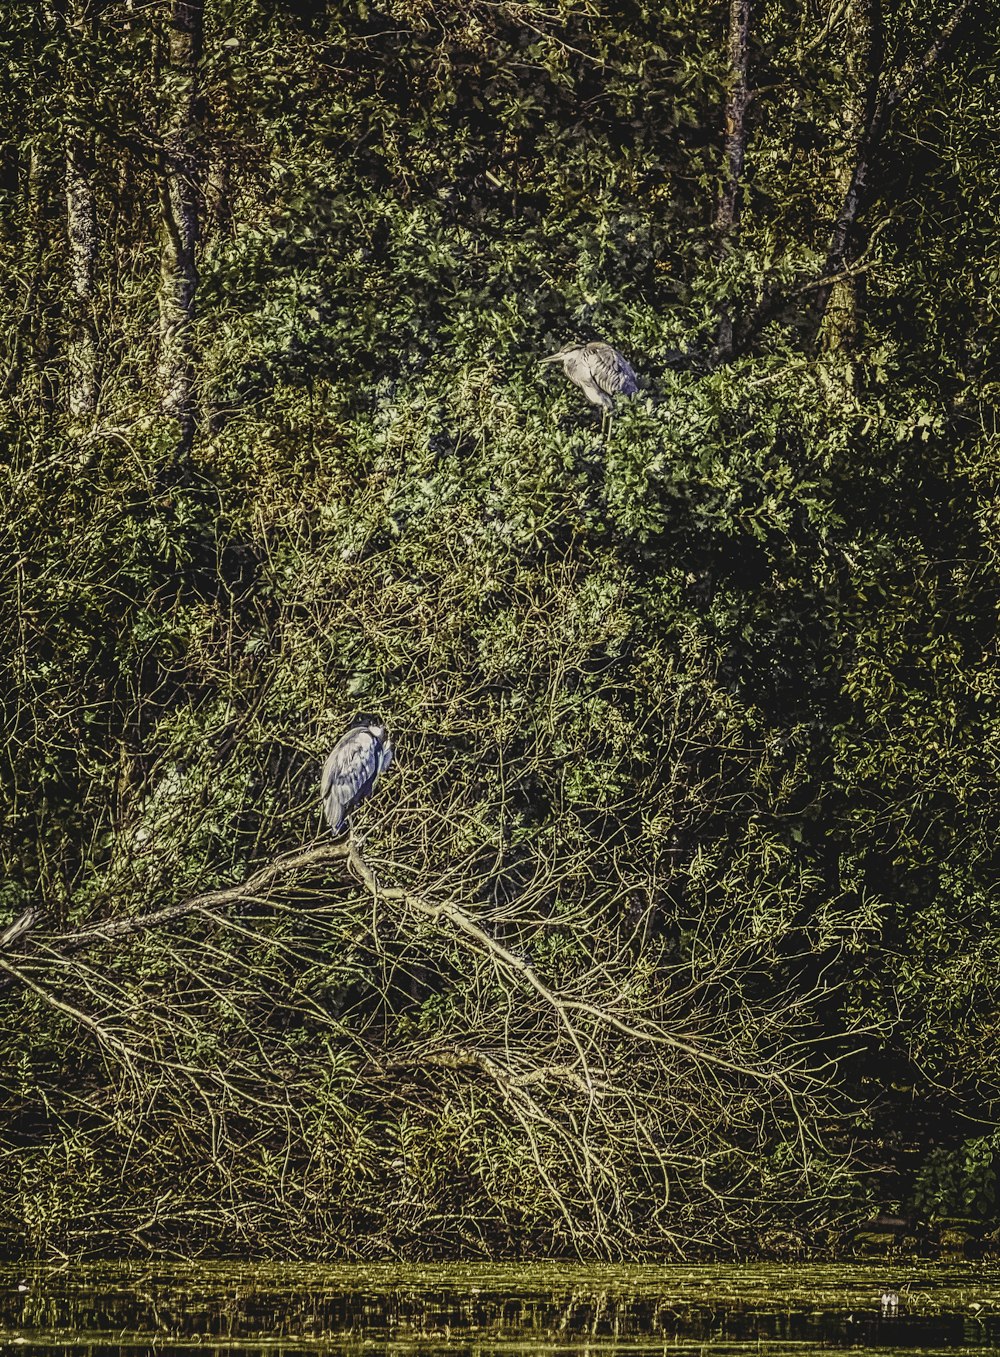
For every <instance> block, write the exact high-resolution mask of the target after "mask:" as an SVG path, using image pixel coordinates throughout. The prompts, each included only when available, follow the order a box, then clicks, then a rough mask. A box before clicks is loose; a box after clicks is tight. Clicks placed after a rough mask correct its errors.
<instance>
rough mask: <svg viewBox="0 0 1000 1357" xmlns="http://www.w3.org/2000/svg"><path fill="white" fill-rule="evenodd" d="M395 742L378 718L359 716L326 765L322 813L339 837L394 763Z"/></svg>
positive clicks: (321, 784)
mask: <svg viewBox="0 0 1000 1357" xmlns="http://www.w3.org/2000/svg"><path fill="white" fill-rule="evenodd" d="M392 754H393V750H392V741H391V740H390V739H389V732H388V731H387V730H386V728H385V726H384V725H383V724H382V722H381V721H380V720H379V719H378V717H377V716H357V717H355V719H354V721H353V722H352V723H351V728H350V730H348V731H347V733H346V734H345V735H342V736H341V737H340V739H339V740H338V741H337V743H336V744H335V745H334V747H333V749H332V750H331V751H330V755H329V757H328V758H327V761H326V763H324V765H323V777H322V780H321V783H320V788H321V794H322V797H323V813H324V814H325V815H326V818H327V820H328V821H329V824H330V828H331V829H332V830H333V832H334V834H340V833H341V832H342V831H343V829H344V826H345V824H346V823H347V817H348V816H349V815H350V813H351V811H352V810H353V809H354V808H355V806H359V805H360V804H361V802H362V801H364V799H365V797H367V796H369V795H370V794H371V790H372V788H373V787H374V786H375V779H376V778H377V777H378V775H379V773H384V772H385V770H386V769H387V768H388V767H389V765H390V763H392Z"/></svg>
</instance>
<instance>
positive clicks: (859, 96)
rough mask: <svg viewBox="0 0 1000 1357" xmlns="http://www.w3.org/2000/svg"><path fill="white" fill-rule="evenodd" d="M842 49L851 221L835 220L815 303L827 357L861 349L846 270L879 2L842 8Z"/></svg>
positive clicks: (876, 66)
mask: <svg viewBox="0 0 1000 1357" xmlns="http://www.w3.org/2000/svg"><path fill="white" fill-rule="evenodd" d="M845 47H846V52H845V58H846V59H845V66H846V71H847V80H848V89H847V94H846V97H845V99H844V105H843V114H842V118H843V127H844V137H845V143H846V146H847V148H848V154H847V155H846V156H845V159H844V163H843V165H842V166H841V169H840V173H839V175H838V188H839V190H840V193H841V195H842V198H841V203H842V212H841V217H842V218H843V205H844V204H846V203H847V202H848V200H850V201H851V202H852V204H853V206H854V211H855V217H853V218H851V220H850V221H847V220H843V221H842V220H840V219H838V222H837V228H836V229H835V231H834V238H833V239H831V243H830V249H829V251H828V253H827V259H826V265H825V267H824V274H825V275H826V276H827V277H830V278H833V277H836V275H838V274H840V275H841V276H840V277H839V278H838V279H837V281H836V282H832V283H830V284H828V285H827V287H825V288H823V289H821V291H820V296H819V297H818V298H817V299H816V303H815V304H816V306H817V307H818V308H819V309H820V320H819V321H818V325H819V327H820V335H819V337H820V341H821V343H822V345H823V347H824V348H825V349H826V350H827V352H828V353H831V354H839V355H841V356H843V357H845V358H850V357H851V355H853V354H855V353H857V351H858V349H859V348H860V347H861V339H862V330H863V326H864V320H863V314H862V312H863V299H862V290H863V287H864V279H863V275H860V274H852V273H851V272H850V271H849V266H850V263H851V262H852V261H853V260H855V259H857V257H858V256H859V255H860V254H861V253H863V251H864V247H865V243H866V242H865V240H864V238H863V234H862V233H861V232H860V231H859V230H858V225H857V221H856V212H857V209H858V208H859V207H860V195H861V194H863V192H864V189H865V181H864V180H862V181H861V182H860V183H859V182H856V180H855V177H856V175H857V171H858V166H859V164H860V163H861V156H860V152H861V147H862V143H863V141H864V138H865V136H866V135H867V134H868V132H869V130H870V129H872V128H873V127H874V125H875V119H876V115H877V112H878V101H879V82H880V80H881V75H882V59H883V31H882V14H881V9H880V5H879V0H851V2H850V4H849V5H848V8H847V34H846V38H845ZM852 195H853V196H852ZM845 270H846V271H845ZM824 294H825V295H824Z"/></svg>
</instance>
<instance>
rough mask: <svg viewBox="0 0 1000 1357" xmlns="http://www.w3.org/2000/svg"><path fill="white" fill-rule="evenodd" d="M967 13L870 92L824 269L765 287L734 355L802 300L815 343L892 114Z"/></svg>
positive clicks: (842, 273) (843, 270) (871, 193)
mask: <svg viewBox="0 0 1000 1357" xmlns="http://www.w3.org/2000/svg"><path fill="white" fill-rule="evenodd" d="M859 3H862V0H859ZM874 3H875V0H872V4H873V5H874ZM971 9H972V0H957V3H956V4H955V5H953V6H952V9H951V10H950V11H949V13H948V17H947V19H946V20H945V22H944V23H943V24H942V26H941V28H940V29H939V31H938V34H937V36H936V38H935V39H934V41H933V42H932V43H931V44H930V45H929V46H928V47H927V48H926V50H925V51H924V53H923V55H922V56H921V57H920V58H919V59H917V60H914V61H911V62H909V63H908V64H907V65H906V66H905V67H904V68H903V69H902V70H901V71H899V72H898V73H897V74H896V77H895V79H893V80H891V82H890V81H886V80H885V79H883V82H882V83H883V85H884V86H885V88H884V89H883V90H882V91H880V90H879V89H878V86H877V84H876V85H873V86H872V88H871V91H870V96H869V98H868V99H867V100H866V112H865V124H864V126H863V128H861V129H860V130H859V132H858V136H857V148H856V153H855V155H854V158H853V161H851V162H848V165H847V167H846V168H845V171H844V177H843V182H844V183H845V184H846V187H845V189H844V193H843V198H842V200H841V205H840V210H839V212H838V214H837V218H836V221H835V222H834V225H833V229H832V231H831V234H830V243H829V246H828V248H827V253H826V258H825V260H824V263H823V267H822V269H821V270H820V272H819V273H818V274H817V276H816V277H815V278H813V279H811V280H809V281H807V282H805V283H799V284H798V285H797V286H796V287H794V288H792V289H791V290H788V289H786V288H783V287H780V286H779V285H777V284H772V285H771V286H769V287H766V288H765V289H764V295H763V297H762V298H761V301H760V303H759V305H758V306H757V308H756V310H755V311H754V312H753V313H752V314H751V315H750V316H749V317H748V318H747V320H746V321H745V323H744V324H743V325H741V326H740V329H739V334H738V336H737V337H736V338H735V340H734V343H733V346H732V351H733V352H734V353H744V352H746V350H747V349H748V348H749V347H750V345H751V344H752V343H753V340H754V338H755V336H756V335H758V334H759V333H760V331H761V330H762V329H763V328H764V326H765V325H766V324H767V323H768V322H769V321H771V320H773V319H774V318H775V317H776V316H779V315H781V313H782V312H783V311H785V310H787V309H788V308H790V307H791V306H792V305H793V304H794V303H795V302H796V299H797V298H799V297H801V296H808V297H810V298H811V300H810V303H809V306H808V309H807V313H806V314H807V318H808V321H809V326H810V332H811V334H812V337H813V339H814V340H816V339H818V337H819V335H820V332H821V330H822V327H823V323H824V320H825V317H826V312H827V308H828V306H829V303H830V297H831V295H832V292H833V289H834V287H835V286H836V285H837V283H839V282H840V281H842V280H843V279H844V278H845V277H847V276H849V275H850V274H851V273H852V270H853V266H854V262H855V260H856V253H854V252H852V241H853V240H854V238H855V237H854V232H855V228H856V225H857V222H858V218H859V217H860V215H861V213H862V212H863V211H864V210H865V209H866V208H867V207H868V206H869V205H870V203H871V201H872V200H873V198H874V197H875V190H874V187H873V176H874V174H875V171H876V168H877V157H878V154H879V152H880V150H881V147H882V142H883V140H884V138H885V135H886V132H887V131H888V129H889V127H890V125H891V122H892V117H893V114H894V113H895V111H896V109H897V108H898V107H899V105H900V104H901V103H902V102H903V101H904V100H905V99H906V98H907V96H908V95H909V94H911V93H912V92H913V90H914V89H916V88H917V87H918V86H919V84H920V83H921V81H922V80H923V79H924V78H925V77H926V76H927V75H928V74H929V73H930V71H931V70H933V69H934V67H936V66H937V65H938V64H939V63H940V62H941V61H942V60H943V59H944V58H945V57H946V56H947V55H948V53H949V52H950V50H951V48H952V47H953V46H954V43H955V39H956V36H957V33H958V28H959V25H960V24H961V22H962V20H963V19H964V18H965V16H966V14H967V13H968V12H969V11H970V10H971ZM872 55H874V52H873V53H872Z"/></svg>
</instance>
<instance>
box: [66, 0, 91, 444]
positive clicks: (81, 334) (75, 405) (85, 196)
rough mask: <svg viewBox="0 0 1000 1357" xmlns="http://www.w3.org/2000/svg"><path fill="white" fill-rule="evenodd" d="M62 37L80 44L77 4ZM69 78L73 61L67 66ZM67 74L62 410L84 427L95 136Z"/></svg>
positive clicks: (82, 16)
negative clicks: (66, 266)
mask: <svg viewBox="0 0 1000 1357" xmlns="http://www.w3.org/2000/svg"><path fill="white" fill-rule="evenodd" d="M65 20H66V27H67V37H68V38H69V39H70V40H71V41H72V39H73V38H74V37H76V38H77V39H82V38H83V37H84V36H85V34H86V24H87V22H88V21H87V16H86V11H85V8H84V6H83V5H82V4H81V3H80V0H71V3H70V4H69V6H68V7H67V10H66V13H65ZM67 67H68V68H69V70H70V71H71V72H72V68H73V63H72V61H68V62H67ZM76 85H77V82H76V80H74V79H73V77H72V74H71V75H70V78H69V89H68V91H67V96H66V107H67V114H68V117H67V130H66V149H65V156H66V166H65V190H66V237H67V243H68V246H69V282H70V308H69V342H68V345H67V367H68V379H67V391H66V404H67V407H68V409H69V414H70V419H71V420H72V421H73V422H74V423H78V424H83V423H87V422H89V421H90V419H91V418H92V417H93V414H94V412H95V410H96V409H97V386H98V360H97V331H96V327H95V323H94V280H95V276H96V272H97V246H98V236H97V205H96V202H95V198H94V180H93V175H94V136H93V133H92V132H89V131H86V130H84V119H83V118H82V116H81V100H80V97H79V93H80V92H79V90H78V88H77V87H76Z"/></svg>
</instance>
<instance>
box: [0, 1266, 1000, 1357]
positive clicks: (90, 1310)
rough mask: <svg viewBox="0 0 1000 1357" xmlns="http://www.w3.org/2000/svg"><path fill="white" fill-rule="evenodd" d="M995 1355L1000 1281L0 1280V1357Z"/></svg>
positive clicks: (151, 1270) (443, 1269) (593, 1276)
mask: <svg viewBox="0 0 1000 1357" xmlns="http://www.w3.org/2000/svg"><path fill="white" fill-rule="evenodd" d="M836 1349H850V1350H852V1351H854V1352H858V1351H862V1352H863V1351H868V1352H872V1353H879V1354H891V1353H892V1352H904V1351H905V1352H907V1353H916V1352H920V1353H949V1354H955V1350H956V1349H962V1352H963V1354H966V1355H967V1354H972V1353H975V1352H983V1353H986V1352H991V1353H995V1352H998V1351H1000V1267H998V1266H997V1265H996V1264H971V1263H956V1264H947V1263H916V1264H913V1263H905V1262H891V1261H885V1262H878V1263H863V1264H840V1265H836V1266H822V1265H817V1264H805V1263H804V1264H785V1265H777V1264H748V1265H743V1266H727V1267H718V1266H710V1265H691V1266H686V1265H676V1264H675V1265H669V1266H663V1267H660V1266H652V1265H644V1266H635V1267H632V1266H613V1267H595V1266H583V1265H579V1266H577V1265H563V1264H559V1265H557V1264H548V1265H544V1266H528V1267H525V1266H519V1265H509V1266H498V1265H477V1264H473V1265H461V1266H459V1265H450V1264H448V1265H427V1266H413V1265H407V1266H403V1265H398V1266H397V1265H388V1264H387V1265H379V1266H364V1265H358V1266H336V1267H327V1266H320V1265H296V1266H281V1267H276V1266H271V1265H249V1264H248V1265H238V1264H233V1263H208V1264H206V1263H192V1264H184V1265H181V1264H131V1265H87V1266H84V1265H67V1266H65V1267H54V1266H47V1267H33V1268H27V1269H24V1268H22V1269H20V1270H17V1271H15V1270H14V1269H13V1267H10V1266H8V1267H5V1268H0V1354H2V1357H20V1354H24V1357H30V1355H33V1354H42V1353H52V1354H58V1357H75V1355H76V1354H79V1357H84V1355H86V1357H138V1354H139V1353H145V1352H149V1353H154V1352H155V1353H156V1354H163V1355H164V1357H169V1354H172V1353H175V1352H176V1353H177V1354H178V1357H179V1354H181V1353H183V1354H185V1357H192V1354H205V1355H206V1357H207V1355H208V1354H219V1357H223V1355H225V1357H238V1355H239V1354H248V1355H249V1354H278V1353H280V1354H287V1357H294V1355H295V1354H299V1353H301V1354H303V1355H304V1357H305V1355H306V1354H316V1353H318V1352H326V1351H329V1352H331V1353H335V1354H338V1357H341V1355H342V1357H354V1354H357V1357H410V1354H412V1355H413V1357H432V1355H433V1354H445V1353H447V1354H449V1357H494V1354H495V1355H496V1357H503V1355H504V1354H515V1353H516V1354H522V1353H539V1354H553V1357H555V1354H566V1355H567V1357H574V1355H576V1357H612V1355H613V1357H626V1355H627V1354H636V1355H637V1357H638V1355H639V1354H651V1353H662V1354H664V1357H688V1354H691V1357H694V1355H695V1354H698V1355H699V1357H702V1355H704V1357H750V1354H755V1355H756V1357H769V1355H770V1354H788V1357H805V1354H807V1353H811V1352H819V1351H823V1352H830V1351H833V1350H836Z"/></svg>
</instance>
